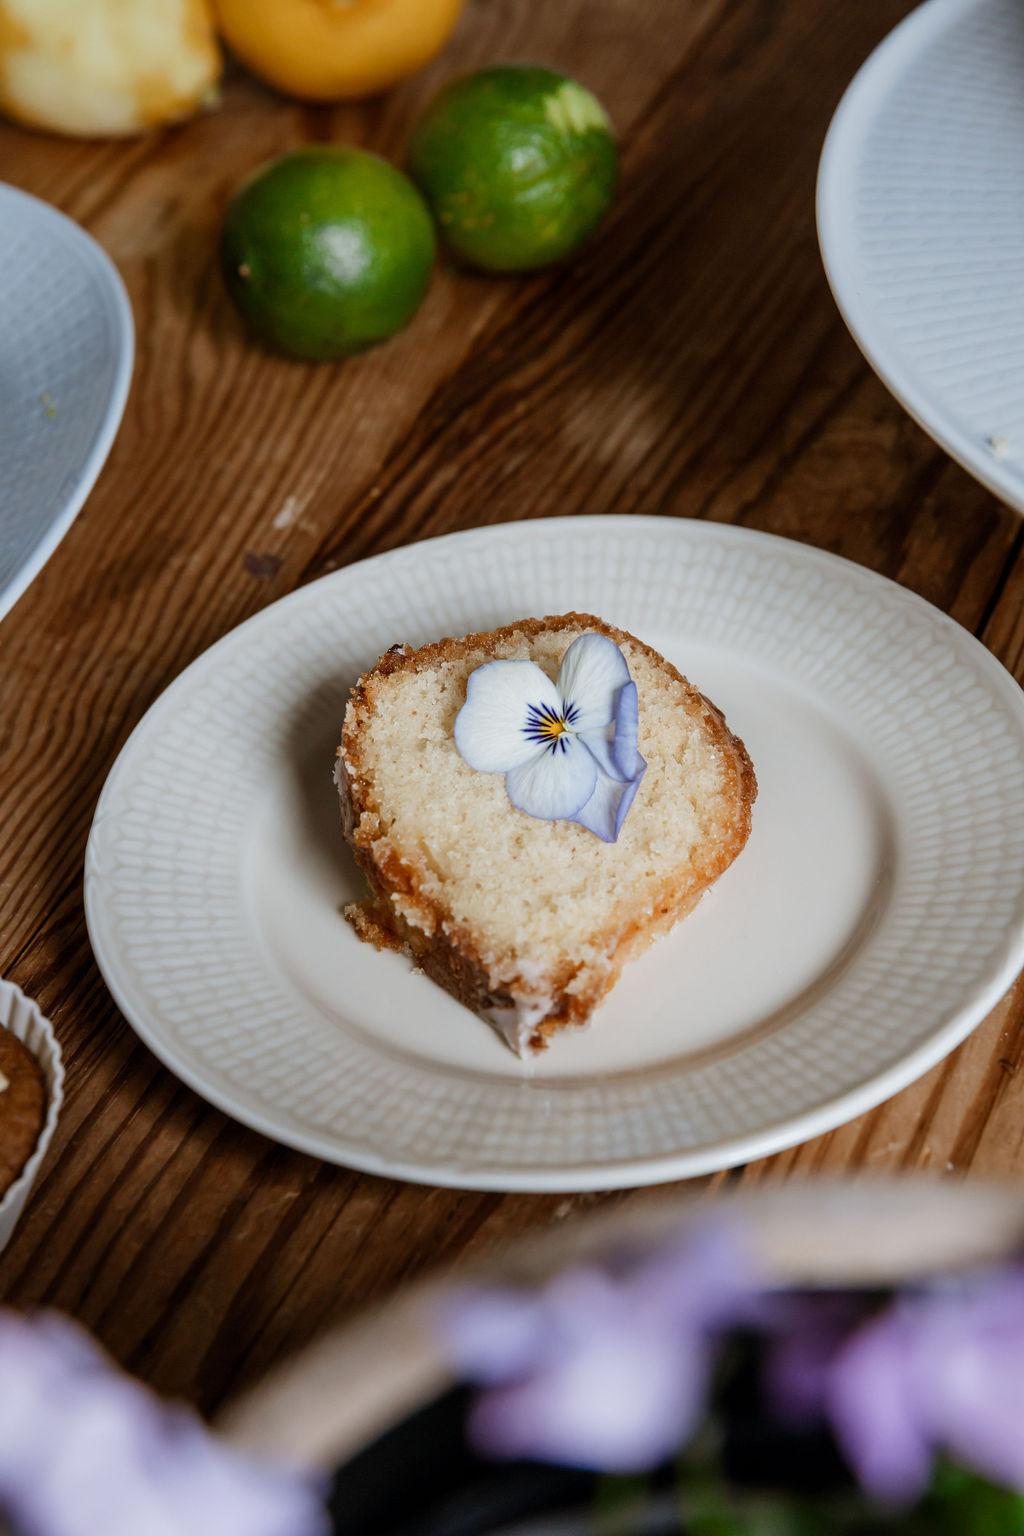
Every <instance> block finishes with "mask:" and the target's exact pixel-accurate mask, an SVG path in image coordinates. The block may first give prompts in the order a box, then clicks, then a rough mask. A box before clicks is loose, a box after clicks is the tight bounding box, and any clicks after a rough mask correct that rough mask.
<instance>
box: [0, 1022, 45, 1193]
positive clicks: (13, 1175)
mask: <svg viewBox="0 0 1024 1536" xmlns="http://www.w3.org/2000/svg"><path fill="white" fill-rule="evenodd" d="M46 1106H47V1091H46V1079H45V1078H44V1077H43V1070H42V1068H41V1067H40V1065H39V1063H38V1061H37V1060H36V1058H35V1057H34V1056H33V1055H32V1052H31V1051H30V1050H29V1049H28V1046H26V1045H23V1044H22V1042H21V1041H20V1040H19V1039H18V1038H17V1037H16V1036H15V1035H13V1034H11V1032H10V1030H7V1029H2V1028H0V1198H2V1197H3V1196H4V1195H5V1194H6V1193H7V1191H8V1189H10V1187H11V1185H12V1184H13V1183H15V1181H16V1180H17V1179H18V1178H20V1176H21V1172H22V1169H23V1168H24V1167H25V1164H26V1163H27V1162H28V1160H29V1158H30V1157H31V1156H32V1153H33V1152H34V1151H35V1149H36V1146H37V1144H38V1142H39V1137H40V1136H41V1134H42V1130H43V1124H44V1122H45V1120H46Z"/></svg>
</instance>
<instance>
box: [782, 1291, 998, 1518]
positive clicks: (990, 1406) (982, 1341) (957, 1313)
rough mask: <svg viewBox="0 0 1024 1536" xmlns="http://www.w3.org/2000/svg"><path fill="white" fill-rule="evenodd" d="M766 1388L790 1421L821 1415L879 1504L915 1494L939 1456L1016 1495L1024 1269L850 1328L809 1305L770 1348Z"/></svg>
mask: <svg viewBox="0 0 1024 1536" xmlns="http://www.w3.org/2000/svg"><path fill="white" fill-rule="evenodd" d="M768 1385H769V1390H770V1395H771V1397H772V1399H773V1403H774V1406H775V1407H776V1409H777V1410H779V1411H781V1412H783V1413H784V1414H785V1415H786V1416H787V1417H789V1418H791V1419H794V1420H798V1421H801V1422H807V1421H808V1420H810V1419H813V1418H815V1417H817V1418H821V1417H824V1418H827V1419H828V1421H829V1422H830V1424H831V1426H832V1429H833V1432H834V1433H835V1436H836V1439H837V1441H838V1443H839V1446H840V1449H841V1450H842V1452H843V1454H844V1455H845V1457H846V1459H847V1461H848V1462H849V1463H850V1466H851V1467H852V1468H853V1470H854V1472H855V1473H856V1475H857V1477H858V1479H859V1481H860V1482H861V1484H862V1486H863V1487H864V1488H865V1489H866V1491H867V1492H868V1493H870V1494H873V1495H874V1496H875V1497H876V1498H879V1499H883V1500H886V1501H888V1502H892V1503H896V1504H901V1503H907V1502H910V1501H912V1500H913V1499H915V1498H917V1497H919V1496H920V1495H921V1494H922V1493H923V1492H924V1490H925V1488H926V1487H927V1485H928V1482H929V1480H930V1477H931V1473H932V1468H933V1465H934V1461H935V1457H936V1455H937V1454H938V1453H939V1452H945V1453H947V1454H948V1455H950V1456H951V1457H952V1458H953V1459H954V1460H956V1461H958V1462H961V1463H962V1464H963V1465H965V1466H968V1467H971V1468H972V1469H973V1470H974V1471H976V1472H979V1473H981V1474H982V1475H984V1476H986V1477H988V1478H990V1479H991V1480H992V1481H993V1482H996V1483H999V1484H1001V1485H1003V1486H1006V1487H1010V1488H1015V1489H1020V1490H1022V1491H1024V1272H1022V1271H1020V1270H1005V1271H1000V1272H998V1273H994V1274H989V1275H986V1276H983V1277H981V1278H973V1279H971V1280H968V1281H964V1282H962V1283H958V1284H949V1285H946V1286H943V1287H941V1288H937V1289H933V1290H930V1291H926V1292H921V1293H918V1294H916V1295H905V1296H902V1297H899V1298H897V1299H896V1300H895V1301H894V1302H893V1303H892V1304H891V1305H890V1306H889V1307H887V1308H886V1309H885V1310H884V1311H883V1312H881V1313H880V1314H879V1315H878V1316H876V1317H874V1318H871V1319H870V1320H869V1321H867V1322H865V1323H862V1324H861V1325H860V1326H859V1327H851V1323H850V1319H849V1317H848V1316H847V1317H844V1315H843V1308H842V1305H841V1303H838V1302H837V1303H836V1304H835V1306H834V1308H833V1310H832V1312H831V1313H830V1312H829V1310H828V1308H827V1307H820V1306H819V1308H818V1310H817V1312H815V1308H814V1304H813V1303H812V1305H811V1309H810V1311H809V1312H805V1313H804V1314H803V1316H802V1318H801V1319H800V1320H799V1321H797V1320H794V1325H792V1326H790V1327H789V1328H788V1330H787V1331H786V1333H785V1334H784V1335H783V1336H782V1337H781V1338H779V1339H777V1340H776V1341H775V1344H774V1348H773V1354H772V1357H771V1359H770V1363H769V1370H768Z"/></svg>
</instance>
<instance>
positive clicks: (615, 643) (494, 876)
mask: <svg viewBox="0 0 1024 1536" xmlns="http://www.w3.org/2000/svg"><path fill="white" fill-rule="evenodd" d="M495 663H498V665H495ZM336 781H337V785H338V790H339V793H340V796H341V805H342V826H343V829H344V833H345V836H346V838H347V839H348V841H349V843H350V844H351V846H352V848H353V850H354V852H355V856H356V859H357V860H358V862H359V864H360V866H361V868H362V869H363V871H364V872H365V874H366V877H367V879H368V881H369V884H370V890H371V897H370V899H369V900H368V901H366V902H364V903H361V904H359V905H357V906H353V907H350V908H348V909H347V910H346V916H347V917H348V918H349V920H350V921H351V922H352V924H353V926H354V927H355V929H356V931H357V932H358V933H359V935H360V936H361V937H362V938H364V939H367V940H369V941H370V942H371V943H373V944H375V945H377V946H378V947H383V946H389V947H391V948H396V949H402V950H405V951H406V952H407V953H408V954H409V955H410V956H411V957H412V959H413V960H414V962H415V963H416V964H417V965H418V966H420V967H421V968H422V969H423V970H424V971H425V972H426V974H427V975H428V976H430V977H431V978H432V979H433V980H434V981H436V982H437V983H438V984H439V985H440V986H442V987H444V988H445V989H446V990H447V991H448V992H450V993H451V994H452V995H453V996H454V997H456V998H458V1000H459V1001H460V1002H462V1003H464V1004H465V1005H466V1006H467V1007H468V1008H471V1009H473V1010H474V1011H475V1012H476V1013H478V1014H480V1015H481V1016H482V1017H483V1018H485V1019H486V1020H487V1021H488V1022H489V1023H491V1024H493V1025H494V1026H495V1028H497V1029H498V1030H499V1032H500V1033H501V1034H503V1035H504V1037H505V1038H506V1039H507V1041H508V1042H509V1044H510V1045H511V1046H512V1048H513V1049H514V1050H515V1051H517V1052H518V1053H519V1054H520V1055H528V1054H529V1053H531V1052H533V1051H537V1050H540V1049H542V1048H543V1047H544V1045H545V1044H546V1043H547V1040H548V1037H549V1036H550V1035H551V1034H552V1033H553V1032H554V1031H555V1030H557V1029H561V1028H563V1027H564V1026H567V1025H581V1024H585V1023H586V1022H587V1021H588V1019H589V1018H590V1015H591V1014H592V1012H593V1011H594V1008H595V1007H596V1006H597V1004H598V1003H599V1002H600V1000H601V998H602V997H604V995H605V993H606V992H607V991H608V990H609V988H610V987H611V986H613V985H614V983H615V981H616V979H617V977H618V975H619V972H620V971H621V969H622V966H623V965H624V963H625V962H626V961H627V960H628V959H630V958H631V957H632V956H633V955H635V954H637V953H638V952H639V951H640V950H642V949H643V948H645V947H646V945H647V944H648V943H650V941H651V940H652V939H653V938H655V937H656V936H657V935H658V934H660V933H664V932H665V931H666V930H667V929H668V928H670V927H671V926H672V924H673V923H675V922H676V921H677V920H678V919H679V918H681V917H685V915H686V914H687V913H688V912H689V911H691V909H692V908H693V907H694V906H695V905H696V903H697V901H698V900H699V898H700V896H701V895H702V893H703V892H704V891H705V890H707V888H708V886H709V885H711V884H712V882H713V881H715V880H716V879H717V878H718V876H719V875H720V874H721V873H722V871H723V870H725V869H727V868H728V866H729V865H730V864H731V863H732V861H733V859H735V858H736V856H737V854H738V853H739V852H740V851H741V849H742V848H743V845H744V843H745V842H746V840H747V837H748V835H749V832H750V816H751V807H752V805H753V802H754V797H755V795H756V793H757V785H756V781H755V778H754V770H753V768H752V766H751V763H750V759H749V757H748V756H747V752H746V749H745V748H744V746H743V743H742V742H741V741H739V740H738V739H737V738H736V737H735V736H733V735H732V733H731V732H730V731H729V729H728V727H727V726H726V723H725V719H724V717H723V716H722V714H721V713H720V711H719V710H717V709H716V708H715V706H714V705H713V704H711V703H709V702H708V700H707V699H705V698H704V697H703V696H702V695H701V694H700V693H698V692H697V690H696V689H695V688H693V687H691V685H690V684H689V683H688V682H687V681H686V679H685V678H684V677H682V676H681V675H680V674H679V673H678V672H677V671H676V669H675V668H674V667H673V666H671V665H670V664H669V663H668V662H667V661H665V659H664V658H663V657H662V656H659V655H658V653H657V652H656V651H653V650H651V648H650V647H649V646H646V645H644V644H643V643H642V642H641V641H639V640H637V639H635V638H634V637H633V636H632V635H629V634H626V633H625V632H624V631H622V630H618V629H613V628H612V627H610V626H609V625H607V624H605V623H603V622H602V621H601V620H600V619H596V618H592V617H590V616H589V615H587V614H579V613H568V614H563V615H561V616H559V617H555V618H547V619H524V620H523V621H522V622H521V623H517V624H510V625H508V626H507V627H506V628H504V629H496V630H491V631H489V632H488V633H486V634H478V635H469V636H467V637H466V638H465V639H462V640H441V641H438V642H437V643H436V644H434V645H425V646H422V647H421V648H420V649H419V650H413V649H411V648H410V647H408V646H402V645H396V646H394V647H393V648H392V649H391V650H390V651H388V652H387V654H386V655H384V656H382V657H381V659H380V661H379V662H378V663H377V665H376V666H375V667H373V668H372V669H371V671H369V672H367V673H366V674H365V676H363V677H362V678H360V680H359V682H358V683H357V684H356V686H355V688H354V689H353V690H352V696H351V700H350V702H349V705H348V708H347V710H346V714H345V723H344V730H343V733H342V740H341V746H340V748H339V750H338V761H337V767H336Z"/></svg>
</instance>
